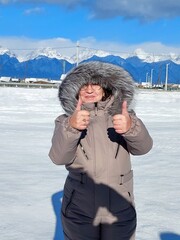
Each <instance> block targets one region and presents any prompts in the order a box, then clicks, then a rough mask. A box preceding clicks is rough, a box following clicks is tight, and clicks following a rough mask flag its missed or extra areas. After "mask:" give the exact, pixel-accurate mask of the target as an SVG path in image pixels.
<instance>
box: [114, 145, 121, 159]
mask: <svg viewBox="0 0 180 240" xmlns="http://www.w3.org/2000/svg"><path fill="white" fill-rule="evenodd" d="M119 147H120V145H119V144H118V146H117V150H116V154H115V158H117V155H118V152H119Z"/></svg>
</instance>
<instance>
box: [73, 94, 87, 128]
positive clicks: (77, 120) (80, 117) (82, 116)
mask: <svg viewBox="0 0 180 240" xmlns="http://www.w3.org/2000/svg"><path fill="white" fill-rule="evenodd" d="M81 106H82V100H81V99H80V98H79V100H78V103H77V106H76V109H75V111H74V113H73V114H72V115H71V117H70V119H69V124H70V126H71V127H73V128H76V129H78V130H84V129H86V128H87V127H88V125H89V120H90V113H89V112H88V111H86V110H81Z"/></svg>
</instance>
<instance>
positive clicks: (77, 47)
mask: <svg viewBox="0 0 180 240" xmlns="http://www.w3.org/2000/svg"><path fill="white" fill-rule="evenodd" d="M78 64H79V41H77V43H76V66H78Z"/></svg>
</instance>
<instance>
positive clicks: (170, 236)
mask: <svg viewBox="0 0 180 240" xmlns="http://www.w3.org/2000/svg"><path fill="white" fill-rule="evenodd" d="M160 239H161V240H180V235H177V234H175V233H170V232H165V233H161V234H160Z"/></svg>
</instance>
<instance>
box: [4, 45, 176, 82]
mask: <svg viewBox="0 0 180 240" xmlns="http://www.w3.org/2000/svg"><path fill="white" fill-rule="evenodd" d="M76 50H77V52H76V54H74V55H73V56H71V57H66V56H64V55H62V54H61V53H60V51H58V50H57V49H52V48H42V49H38V50H36V51H32V52H31V53H30V54H28V55H27V56H26V58H24V60H22V59H21V61H20V60H19V59H20V58H19V56H16V55H15V54H13V53H12V52H11V51H9V50H8V49H6V48H2V47H0V76H11V77H18V78H21V79H24V78H27V77H35V78H48V79H60V77H61V75H62V74H65V73H67V72H68V71H69V70H71V69H72V68H73V67H74V66H75V65H76V64H77V62H78V63H80V62H82V61H95V60H97V61H104V62H109V63H112V64H115V65H118V66H121V67H123V68H124V69H125V70H127V71H128V72H129V73H130V74H131V75H132V76H133V78H134V80H135V81H137V82H144V81H147V79H148V81H149V79H150V78H151V73H152V69H153V76H152V79H151V81H152V82H153V83H163V82H164V80H165V75H166V65H167V64H168V65H169V76H168V77H169V82H171V83H178V84H179V83H180V78H179V76H180V56H178V55H176V54H171V53H170V54H169V55H168V56H167V55H164V56H163V55H159V56H152V55H150V54H148V53H146V52H145V51H143V50H142V49H136V51H135V52H134V53H132V54H128V55H126V56H124V57H122V56H118V55H112V54H110V53H108V52H105V51H101V50H95V49H89V48H80V47H79V48H77V49H76ZM147 76H148V78H147Z"/></svg>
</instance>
